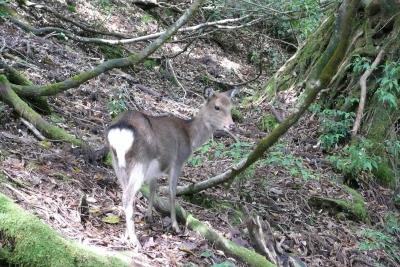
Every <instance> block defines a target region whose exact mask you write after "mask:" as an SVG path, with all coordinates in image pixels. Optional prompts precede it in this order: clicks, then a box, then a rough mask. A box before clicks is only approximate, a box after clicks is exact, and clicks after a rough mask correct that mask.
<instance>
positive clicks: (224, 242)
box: [140, 186, 275, 267]
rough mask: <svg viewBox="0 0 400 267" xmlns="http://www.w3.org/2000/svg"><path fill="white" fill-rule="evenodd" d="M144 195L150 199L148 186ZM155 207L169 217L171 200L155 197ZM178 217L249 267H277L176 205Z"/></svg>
mask: <svg viewBox="0 0 400 267" xmlns="http://www.w3.org/2000/svg"><path fill="white" fill-rule="evenodd" d="M140 192H142V194H143V195H144V196H145V197H146V198H148V197H149V194H150V192H149V188H148V187H147V186H144V187H142V189H141V190H140ZM154 207H155V208H156V210H157V211H158V212H160V213H162V214H165V215H169V214H170V208H169V200H168V199H167V198H161V197H155V200H154ZM175 209H176V215H177V218H178V220H180V221H181V222H182V223H184V224H185V225H186V227H188V228H189V229H191V230H193V231H195V232H197V233H199V234H201V235H202V236H203V237H204V238H205V239H207V240H208V241H209V242H210V243H212V244H214V245H215V246H217V247H218V248H219V249H221V250H223V251H224V252H225V253H226V254H229V255H231V256H233V257H234V258H237V259H239V260H241V261H243V262H244V263H246V265H247V266H257V267H273V266H275V265H274V264H272V263H271V262H269V261H268V260H267V259H266V258H265V257H264V256H262V255H260V254H258V253H257V252H255V251H253V250H250V249H248V248H245V247H242V246H240V245H238V244H236V243H234V242H233V241H231V240H229V239H227V238H225V237H223V236H222V235H220V234H218V233H217V232H216V231H215V230H214V229H212V228H211V227H210V226H207V225H206V224H204V223H202V222H200V221H199V220H198V219H196V218H195V217H194V216H193V215H192V214H190V213H188V212H187V211H185V210H184V209H183V208H182V207H181V206H179V205H178V204H176V207H175Z"/></svg>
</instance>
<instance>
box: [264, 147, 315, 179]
mask: <svg viewBox="0 0 400 267" xmlns="http://www.w3.org/2000/svg"><path fill="white" fill-rule="evenodd" d="M261 165H262V166H266V165H273V166H276V167H281V168H283V169H284V170H286V171H288V172H289V173H290V175H292V176H294V177H301V178H303V179H304V180H309V179H314V178H316V175H315V174H313V173H311V172H310V170H308V169H307V167H306V166H305V165H304V162H303V160H302V158H300V157H296V156H294V155H292V154H290V153H288V151H287V149H286V147H285V145H284V144H282V143H281V144H276V145H275V146H274V147H273V148H272V149H271V150H270V151H269V152H268V154H267V155H266V158H265V159H263V160H262V161H261Z"/></svg>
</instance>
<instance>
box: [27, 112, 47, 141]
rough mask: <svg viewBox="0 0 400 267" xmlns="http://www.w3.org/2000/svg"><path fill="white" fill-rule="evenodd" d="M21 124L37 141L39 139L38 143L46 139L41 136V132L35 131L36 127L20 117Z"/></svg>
mask: <svg viewBox="0 0 400 267" xmlns="http://www.w3.org/2000/svg"><path fill="white" fill-rule="evenodd" d="M21 122H22V123H23V124H24V125H25V126H26V127H28V129H29V130H31V131H32V133H33V134H34V135H35V136H36V138H37V139H39V140H40V141H43V140H45V139H46V137H44V136H43V134H42V133H41V132H39V130H38V129H36V127H35V126H34V125H33V124H32V123H30V122H29V121H27V120H25V119H24V118H22V117H21Z"/></svg>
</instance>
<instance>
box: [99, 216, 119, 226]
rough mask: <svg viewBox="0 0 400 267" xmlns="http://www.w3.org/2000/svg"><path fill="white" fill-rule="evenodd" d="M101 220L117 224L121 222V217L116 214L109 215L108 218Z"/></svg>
mask: <svg viewBox="0 0 400 267" xmlns="http://www.w3.org/2000/svg"><path fill="white" fill-rule="evenodd" d="M101 220H102V221H103V222H105V223H108V224H117V223H119V221H120V218H119V216H117V215H114V214H109V215H107V216H106V217H103V218H101Z"/></svg>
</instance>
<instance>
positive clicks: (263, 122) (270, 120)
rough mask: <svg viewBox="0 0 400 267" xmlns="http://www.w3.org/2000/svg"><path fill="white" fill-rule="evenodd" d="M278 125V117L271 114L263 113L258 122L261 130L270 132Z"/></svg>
mask: <svg viewBox="0 0 400 267" xmlns="http://www.w3.org/2000/svg"><path fill="white" fill-rule="evenodd" d="M277 125H278V121H277V120H276V118H275V117H274V116H272V115H270V114H266V115H263V116H262V117H261V119H260V122H259V123H258V128H259V129H260V130H261V131H264V132H269V131H271V130H273V129H274V128H275V127H276V126H277Z"/></svg>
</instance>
